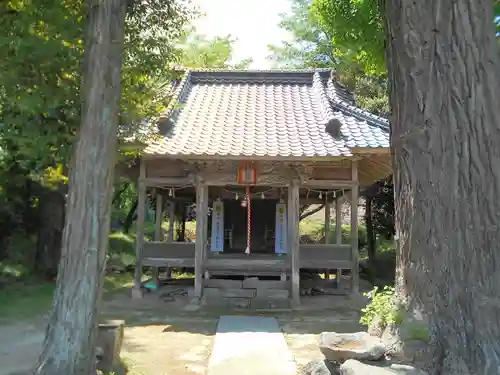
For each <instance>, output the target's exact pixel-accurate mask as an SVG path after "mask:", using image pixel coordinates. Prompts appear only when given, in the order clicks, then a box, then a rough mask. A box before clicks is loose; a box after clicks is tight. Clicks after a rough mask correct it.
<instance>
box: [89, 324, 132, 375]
mask: <svg viewBox="0 0 500 375" xmlns="http://www.w3.org/2000/svg"><path fill="white" fill-rule="evenodd" d="M124 331H125V322H124V321H123V320H112V321H108V322H106V323H103V324H99V326H98V330H97V340H96V345H97V347H98V348H99V349H98V350H97V352H98V361H97V368H98V369H99V370H101V371H102V372H104V373H108V372H111V371H113V370H114V369H116V368H117V367H118V366H119V365H120V351H121V349H122V344H123V336H124Z"/></svg>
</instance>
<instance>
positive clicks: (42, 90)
mask: <svg viewBox="0 0 500 375" xmlns="http://www.w3.org/2000/svg"><path fill="white" fill-rule="evenodd" d="M84 14H85V13H84V5H83V0H66V1H58V0H30V1H28V0H8V1H4V2H2V3H1V4H0V24H1V25H2V27H1V30H2V33H1V36H0V111H1V112H0V142H1V143H0V147H2V148H4V149H6V150H9V152H10V153H12V152H15V153H16V154H17V157H16V159H17V160H18V161H26V163H28V165H26V166H25V167H26V168H27V169H30V170H33V169H40V168H42V169H43V168H45V167H46V166H47V165H51V164H54V162H58V161H59V162H61V161H65V162H67V160H68V156H69V155H70V148H71V145H72V144H73V141H74V139H75V136H76V133H77V127H78V124H79V113H80V97H79V89H80V80H81V77H80V71H81V66H80V62H81V61H82V54H83V43H82V39H83V33H84V30H83V24H84ZM193 15H194V13H193V11H192V10H191V9H190V8H187V7H186V6H185V5H184V3H183V2H181V1H169V2H165V1H153V0H147V1H140V2H131V5H130V7H129V9H128V14H127V21H126V38H125V54H124V68H123V73H122V78H123V97H122V113H121V119H120V122H121V123H122V124H124V125H133V124H134V123H135V122H136V121H137V120H138V119H140V118H143V117H144V116H147V115H149V114H152V113H157V112H158V111H159V109H160V107H161V106H162V98H161V97H158V96H157V95H155V94H156V93H155V92H154V89H155V87H154V85H153V84H152V82H154V80H153V79H152V78H154V77H156V76H160V75H161V76H165V74H166V73H167V72H166V67H168V66H170V65H172V64H173V63H175V62H176V61H178V59H179V58H180V51H179V49H178V48H177V46H176V42H177V40H178V39H179V38H180V37H181V36H182V35H183V33H184V30H185V26H186V24H187V23H188V22H189V21H190V20H191V19H192V17H193Z"/></svg>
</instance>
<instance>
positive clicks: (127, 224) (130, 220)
mask: <svg viewBox="0 0 500 375" xmlns="http://www.w3.org/2000/svg"><path fill="white" fill-rule="evenodd" d="M138 204H139V201H138V200H137V198H135V200H134V203H132V206H130V209H129V210H128V214H127V217H126V218H125V221H124V223H123V232H124V233H125V234H128V233H129V232H130V228H131V227H132V223H133V222H134V219H135V217H136V212H137V205H138Z"/></svg>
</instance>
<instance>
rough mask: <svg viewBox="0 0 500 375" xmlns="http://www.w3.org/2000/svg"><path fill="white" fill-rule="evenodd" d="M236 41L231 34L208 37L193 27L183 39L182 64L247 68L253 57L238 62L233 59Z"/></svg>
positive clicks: (193, 66)
mask: <svg viewBox="0 0 500 375" xmlns="http://www.w3.org/2000/svg"><path fill="white" fill-rule="evenodd" d="M235 42H236V39H234V38H232V37H231V35H227V36H225V37H220V36H216V37H213V38H207V37H206V36H205V35H201V34H198V33H196V32H195V30H194V29H193V30H192V31H191V33H189V34H186V36H185V37H183V38H182V39H181V42H180V47H181V50H182V57H181V59H180V65H182V68H211V69H216V68H233V69H246V68H248V66H249V65H250V64H251V63H252V59H251V58H248V59H244V60H242V61H239V62H236V63H234V62H233V61H231V58H232V54H233V49H234V43H235Z"/></svg>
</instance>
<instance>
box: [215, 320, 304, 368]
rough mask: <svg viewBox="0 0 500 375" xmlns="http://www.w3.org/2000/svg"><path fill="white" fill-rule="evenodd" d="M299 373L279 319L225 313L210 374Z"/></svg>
mask: <svg viewBox="0 0 500 375" xmlns="http://www.w3.org/2000/svg"><path fill="white" fill-rule="evenodd" d="M234 374H238V375H295V374H296V368H295V362H294V360H293V357H292V354H291V352H290V351H289V350H288V346H287V344H286V341H285V337H284V336H283V333H282V332H281V330H280V327H279V324H278V321H277V320H276V319H275V318H268V317H260V316H230V315H228V316H221V317H220V319H219V324H218V325H217V333H216V335H215V343H214V346H213V349H212V355H211V357H210V361H209V363H208V371H207V375H234Z"/></svg>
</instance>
